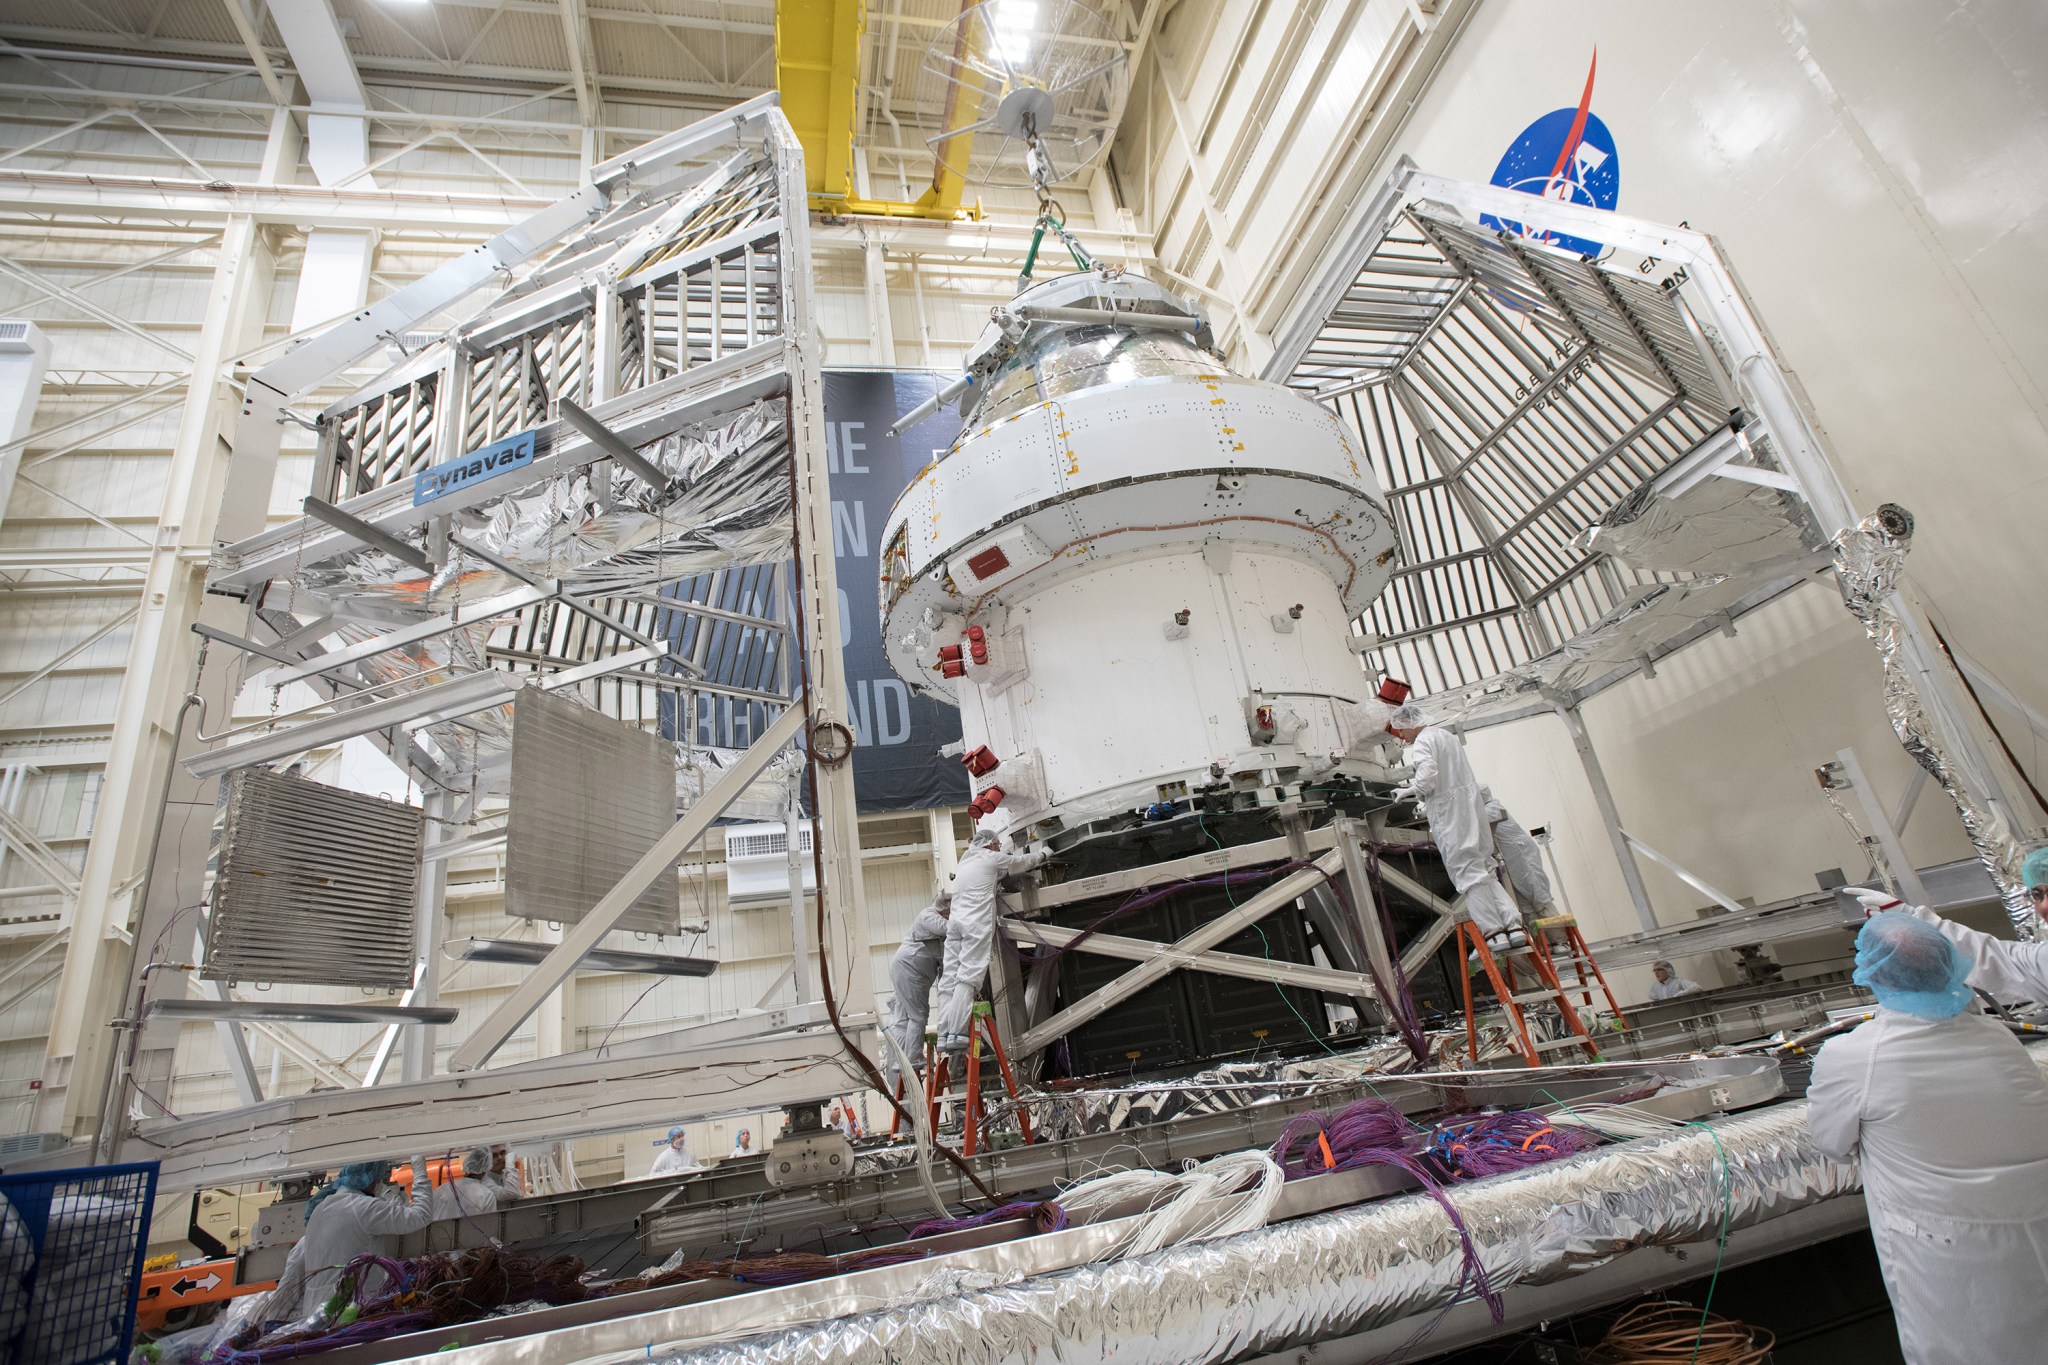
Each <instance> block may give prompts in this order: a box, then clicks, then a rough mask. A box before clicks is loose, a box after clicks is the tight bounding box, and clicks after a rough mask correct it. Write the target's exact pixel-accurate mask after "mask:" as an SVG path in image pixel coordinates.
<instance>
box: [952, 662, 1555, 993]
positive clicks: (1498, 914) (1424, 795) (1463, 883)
mask: <svg viewBox="0 0 2048 1365" xmlns="http://www.w3.org/2000/svg"><path fill="white" fill-rule="evenodd" d="M1387 728H1388V729H1389V730H1391V731H1393V732H1394V734H1395V736H1396V737H1397V738H1399V739H1400V741H1401V742H1402V743H1403V744H1405V745H1407V746H1408V761H1409V765H1410V766H1411V767H1412V768H1413V769H1414V776H1412V777H1410V778H1409V779H1408V781H1407V783H1406V784H1405V785H1403V786H1400V787H1396V788H1395V789H1394V797H1395V799H1397V800H1408V799H1411V798H1414V797H1420V798H1421V799H1422V813H1423V815H1424V816H1426V817H1427V818H1428V820H1429V833H1430V837H1431V838H1432V839H1434V840H1435V841H1436V851H1437V854H1438V856H1439V857H1441V858H1442V859H1443V863H1444V871H1445V872H1447V873H1449V874H1450V878H1451V885H1453V886H1455V887H1456V888H1458V894H1459V895H1461V896H1463V897H1464V898H1465V909H1466V911H1467V912H1469V913H1470V914H1471V916H1472V922H1473V923H1474V924H1477V925H1478V926H1479V928H1480V930H1481V932H1483V933H1484V934H1485V935H1486V946H1487V947H1488V948H1489V949H1491V950H1492V951H1494V952H1496V953H1499V952H1506V951H1508V950H1510V949H1514V948H1525V947H1527V946H1528V944H1529V936H1528V934H1527V933H1525V932H1524V931H1523V929H1522V914H1521V912H1520V911H1519V910H1517V909H1516V908H1515V903H1514V901H1513V900H1512V899H1511V898H1510V897H1509V896H1508V893H1507V888H1506V887H1504V886H1502V885H1501V884H1500V880H1499V879H1498V878H1497V877H1495V876H1494V852H1493V826H1492V824H1491V823H1490V822H1489V821H1488V820H1487V817H1486V802H1485V799H1484V798H1483V797H1482V796H1481V792H1482V791H1483V790H1484V789H1483V788H1481V787H1480V785H1479V778H1478V776H1477V775H1475V774H1474V773H1473V771H1472V765H1471V763H1470V762H1468V761H1467V760H1466V758H1465V746H1464V745H1463V744H1460V743H1459V742H1458V737H1457V736H1456V735H1454V734H1452V733H1451V732H1450V731H1449V730H1446V729H1444V728H1443V727H1441V726H1439V725H1436V724H1435V723H1433V722H1432V721H1431V720H1430V718H1429V716H1428V715H1427V714H1426V713H1425V712H1424V711H1423V709H1422V708H1421V707H1420V706H1417V705H1416V704H1415V703H1414V702H1408V703H1406V704H1404V705H1403V706H1401V707H1400V708H1399V709H1398V710H1396V711H1395V712H1394V714H1393V717H1392V718H1391V719H1390V720H1388V722H1387ZM963 866H964V864H963Z"/></svg>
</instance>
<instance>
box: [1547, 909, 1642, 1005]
mask: <svg viewBox="0 0 2048 1365" xmlns="http://www.w3.org/2000/svg"><path fill="white" fill-rule="evenodd" d="M1533 932H1534V933H1535V934H1536V935H1537V937H1536V938H1535V940H1534V941H1535V942H1537V943H1539V944H1541V945H1542V947H1543V956H1544V959H1545V960H1546V961H1547V962H1548V963H1549V964H1550V971H1551V975H1553V976H1555V977H1557V978H1558V980H1559V981H1560V982H1562V981H1563V979H1564V973H1562V972H1560V971H1559V970H1558V958H1559V956H1560V953H1562V955H1563V957H1564V965H1565V966H1567V967H1570V968H1571V969H1572V976H1573V980H1572V983H1571V984H1570V985H1568V986H1566V987H1565V989H1566V990H1567V991H1568V992H1576V993H1577V994H1578V997H1579V1000H1580V1002H1581V1003H1582V1004H1583V1005H1584V1006H1585V1007H1586V1008H1587V1009H1589V1010H1590V1009H1592V1008H1593V987H1594V986H1595V985H1598V986H1599V987H1600V993H1601V994H1602V995H1604V996H1606V997H1607V1008H1608V1009H1609V1010H1610V1011H1611V1012H1612V1014H1613V1017H1614V1020H1615V1022H1616V1023H1618V1024H1620V1025H1621V1026H1622V1027H1623V1028H1627V1027H1628V1016H1627V1015H1625V1014H1623V1013H1622V1012H1621V1004H1620V1002H1618V1001H1617V1000H1615V998H1614V990H1613V988H1612V987H1610V986H1609V985H1608V984H1607V975H1606V973H1604V972H1602V971H1601V970H1600V964H1599V963H1598V962H1595V961H1594V960H1593V950H1592V949H1591V948H1588V947H1587V946H1586V937H1585V935H1584V934H1581V933H1580V932H1579V921H1578V917H1577V916H1575V915H1552V916H1550V917H1549V918H1547V919H1539V920H1537V921H1536V923H1535V925H1534V927H1533ZM1552 934H1563V935H1564V947H1563V949H1562V950H1554V949H1553V948H1552V947H1551V943H1550V936H1551V935H1552ZM1588 973H1591V979H1590V980H1589V979H1588V975H1587V974H1588Z"/></svg>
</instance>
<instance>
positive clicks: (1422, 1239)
mask: <svg viewBox="0 0 2048 1365" xmlns="http://www.w3.org/2000/svg"><path fill="white" fill-rule="evenodd" d="M1805 1132H1806V1106H1805V1105H1803V1104H1787V1105H1780V1106H1777V1107H1775V1108H1772V1109H1767V1110H1762V1111H1759V1112H1756V1113H1753V1114H1746V1115H1742V1116H1739V1117H1735V1118H1731V1119H1724V1120H1721V1121H1719V1122H1717V1123H1715V1124H1714V1125H1713V1127H1712V1131H1711V1132H1710V1131H1708V1130H1707V1129H1705V1128H1688V1129H1686V1130H1684V1131H1682V1132H1680V1133H1677V1134H1675V1135H1673V1136H1671V1137H1665V1138H1655V1139H1645V1140H1642V1141H1637V1142H1631V1143H1626V1144H1623V1145H1620V1146H1615V1147H1607V1148H1601V1149H1598V1150H1596V1151H1592V1152H1588V1153H1585V1154H1583V1155H1581V1156H1579V1157H1575V1158H1572V1159H1570V1160H1567V1161H1563V1162H1559V1163H1557V1164H1555V1165H1552V1166H1547V1167H1541V1168H1538V1169H1536V1170H1534V1171H1529V1172H1524V1173H1521V1174H1518V1175H1513V1176H1503V1177H1497V1178H1495V1179H1492V1180H1487V1181H1482V1182H1479V1183H1476V1184H1472V1185H1464V1186H1458V1187H1456V1188H1455V1189H1454V1190H1453V1192H1452V1196H1451V1197H1452V1199H1453V1201H1454V1202H1455V1204H1456V1206H1457V1208H1458V1210H1459V1213H1460V1215H1461V1217H1462V1218H1463V1219H1464V1221H1465V1224H1466V1226H1467V1227H1468V1228H1469V1229H1470V1230H1471V1234H1472V1236H1473V1238H1474V1239H1475V1242H1476V1244H1477V1248H1478V1251H1479V1255H1480V1258H1481V1259H1482V1261H1483V1262H1484V1264H1485V1266H1486V1270H1487V1274H1488V1276H1489V1278H1490V1279H1491V1281H1492V1283H1493V1285H1494V1286H1495V1287H1496V1288H1499V1287H1503V1286H1506V1285H1509V1284H1513V1283H1523V1284H1538V1283H1543V1282H1546V1281H1550V1280H1555V1279H1559V1278H1562V1277H1564V1276H1568V1275H1570V1274H1572V1273H1573V1272H1575V1271H1580V1270H1585V1269H1588V1268H1590V1267H1593V1266H1596V1265H1599V1264H1601V1263H1602V1262H1605V1261H1607V1260H1609V1259H1611V1258H1613V1257H1614V1256H1616V1255H1619V1254H1620V1253H1622V1252H1624V1251H1628V1250H1630V1249H1631V1248H1635V1247H1643V1246H1655V1245H1668V1244H1675V1243H1682V1242H1691V1241H1699V1240H1701V1239H1707V1238H1712V1237H1714V1236H1716V1235H1717V1234H1718V1233H1719V1231H1720V1230H1721V1228H1722V1226H1723V1219H1724V1218H1725V1219H1726V1224H1727V1226H1728V1227H1729V1228H1730V1229H1731V1230H1733V1229H1739V1228H1744V1227H1749V1226H1751V1225H1753V1224H1756V1223H1759V1222H1762V1221H1764V1220H1766V1219H1769V1218H1773V1217H1777V1216H1779V1215H1782V1214H1786V1213H1790V1212H1792V1211H1793V1210H1795V1209H1799V1208H1803V1207H1806V1206H1808V1205H1811V1204H1815V1203H1818V1202H1819V1201H1821V1200H1823V1199H1828V1198H1832V1197H1835V1196H1838V1195H1844V1194H1850V1193H1853V1192H1854V1191H1856V1190H1857V1189H1858V1188H1859V1185H1858V1180H1857V1175H1856V1170H1855V1167H1854V1166H1850V1165H1843V1164H1841V1163H1838V1162H1835V1161H1831V1160H1829V1159H1828V1158H1826V1157H1824V1156H1822V1155H1821V1154H1820V1153H1818V1152H1817V1151H1815V1150H1814V1149H1813V1148H1812V1147H1811V1146H1809V1145H1808V1144H1807V1142H1806V1138H1805ZM1055 1235H1058V1234H1055ZM991 1250H993V1251H1000V1250H1001V1248H992V1249H991ZM990 1259H991V1262H992V1263H993V1264H995V1265H997V1266H1000V1264H1001V1258H1000V1257H992V1258H990ZM899 1269H902V1270H909V1269H911V1268H910V1267H900V1268H899ZM1463 1274H1464V1265H1463V1252H1462V1247H1461V1244H1460V1241H1459V1238H1458V1235H1457V1233H1456V1231H1455V1229H1454V1228H1453V1227H1452V1225H1451V1222H1450V1220H1449V1218H1448V1217H1447V1216H1446V1215H1445V1214H1444V1212H1443V1210H1442V1209H1441V1208H1440V1207H1439V1206H1438V1205H1437V1204H1436V1202H1435V1201H1434V1200H1432V1199H1431V1198H1429V1197H1428V1196H1427V1195H1421V1194H1417V1195H1412V1196H1403V1197H1400V1198H1395V1199H1389V1200H1385V1201H1382V1202H1380V1203H1376V1204H1368V1205H1363V1206H1359V1207H1354V1208H1346V1209H1337V1210H1333V1211H1332V1212H1329V1213H1323V1214H1318V1215H1315V1216H1313V1217H1309V1218H1302V1219H1298V1220H1295V1221H1293V1222H1288V1223H1281V1224H1277V1225H1274V1226H1272V1227H1267V1228H1263V1229H1260V1230H1259V1231H1256V1232H1249V1233H1245V1234H1242V1235H1240V1236H1236V1237H1231V1238H1226V1239H1223V1240H1220V1241H1215V1242H1204V1243H1197V1244H1194V1245H1189V1246H1180V1247H1171V1248H1168V1249H1166V1250H1164V1251H1159V1252H1155V1253H1153V1254H1152V1255H1149V1256H1144V1257H1140V1258H1137V1259H1135V1260H1126V1261H1118V1262H1112V1263H1108V1264H1099V1265H1085V1266H1081V1267H1079V1268H1076V1269H1073V1270H1066V1271H1060V1272H1057V1273H1054V1274H1049V1275H1041V1276H1037V1277H1033V1278H1028V1279H1016V1280H1013V1281H1011V1282H991V1281H1000V1280H1001V1275H1000V1272H999V1271H998V1272H997V1273H994V1274H977V1273H975V1272H963V1271H962V1270H959V1269H950V1270H945V1271H937V1272H935V1273H932V1274H929V1275H928V1276H926V1277H924V1278H923V1279H922V1280H921V1281H920V1282H918V1283H917V1287H916V1288H915V1289H913V1290H912V1291H910V1292H909V1293H905V1294H900V1295H898V1296H896V1297H895V1298H894V1299H893V1300H891V1301H889V1302H887V1303H885V1304H881V1305H878V1306H876V1307H873V1308H869V1309H867V1310H866V1311H854V1312H849V1313H847V1314H846V1315H845V1316H842V1317H839V1318H837V1319H836V1320H834V1321H830V1322H820V1323H816V1324H814V1325H807V1326H802V1327H794V1328H789V1329H785V1330H779V1331H773V1332H769V1333H765V1334H761V1335H755V1336H750V1337H746V1338H744V1339H739V1340H733V1341H727V1342H721V1343H719V1344H716V1345H710V1346H699V1347H694V1348H686V1349H680V1350H673V1349H672V1350H670V1351H668V1352H666V1353H664V1352H663V1351H662V1350H661V1349H660V1347H659V1346H657V1347H655V1348H654V1349H653V1350H652V1351H650V1353H649V1355H650V1357H651V1358H652V1359H656V1360H664V1361H671V1362H685V1361H687V1362H691V1363H692V1365H870V1363H871V1365H884V1362H900V1361H905V1360H917V1361H933V1362H938V1361H948V1362H969V1361H973V1362H997V1361H1005V1362H1008V1361H1019V1362H1022V1361H1029V1362H1033V1365H1044V1362H1051V1361H1074V1362H1080V1361H1098V1360H1102V1359H1105V1358H1113V1359H1115V1360H1116V1361H1118V1362H1119V1365H1151V1363H1154V1362H1156V1365H1183V1363H1184V1362H1192V1361H1221V1360H1228V1359H1232V1358H1235V1357H1238V1356H1241V1355H1246V1354H1251V1353H1255V1352H1262V1351H1277V1350H1281V1349H1284V1348H1287V1347H1291V1346H1296V1345H1301V1344H1304V1343H1307V1342H1312V1341H1320V1340H1327V1339H1329V1338H1332V1337H1339V1336H1345V1335H1348V1334H1350V1333H1354V1332H1359V1331H1364V1330H1367V1329H1370V1328H1373V1327H1378V1326H1381V1325H1384V1324H1386V1323H1390V1322H1394V1321H1397V1320H1399V1319H1402V1318H1408V1317H1413V1316H1415V1315H1417V1314H1422V1313H1427V1312H1431V1311H1433V1310H1435V1309H1437V1308H1439V1307H1441V1306H1443V1305H1445V1304H1447V1303H1449V1302H1451V1301H1452V1299H1453V1298H1455V1297H1457V1296H1458V1295H1459V1294H1460V1292H1461V1291H1460V1285H1461V1282H1462V1279H1463Z"/></svg>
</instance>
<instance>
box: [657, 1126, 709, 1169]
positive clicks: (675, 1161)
mask: <svg viewBox="0 0 2048 1365" xmlns="http://www.w3.org/2000/svg"><path fill="white" fill-rule="evenodd" d="M703 1169H704V1163H703V1162H701V1161H699V1160H697V1158H696V1156H695V1154H693V1153H692V1152H691V1151H690V1139H689V1135H688V1134H686V1133H685V1132H683V1130H682V1129H680V1128H671V1129H669V1130H668V1145H667V1146H666V1147H664V1148H662V1149H661V1150H660V1151H658V1152H656V1153H655V1154H654V1166H653V1167H652V1169H650V1170H649V1171H648V1172H647V1173H648V1174H649V1175H687V1174H689V1173H690V1172H691V1171H701V1170H703Z"/></svg>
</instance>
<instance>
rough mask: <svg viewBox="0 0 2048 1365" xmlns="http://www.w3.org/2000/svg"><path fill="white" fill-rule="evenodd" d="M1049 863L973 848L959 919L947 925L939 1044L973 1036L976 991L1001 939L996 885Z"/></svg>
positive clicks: (960, 877) (965, 865)
mask: <svg viewBox="0 0 2048 1365" xmlns="http://www.w3.org/2000/svg"><path fill="white" fill-rule="evenodd" d="M1044 861H1045V854H1043V853H1004V852H1003V851H1002V850H1000V849H994V848H979V847H977V848H970V849H968V850H967V852H966V853H965V854H964V855H962V856H961V859H960V868H959V870H958V871H957V872H956V873H955V874H954V881H953V915H952V918H951V919H949V920H948V921H947V922H946V955H945V962H944V966H943V968H942V970H941V971H940V973H939V1026H938V1032H939V1041H940V1042H941V1043H942V1044H943V1043H945V1042H946V1041H947V1040H948V1039H949V1038H951V1039H957V1038H961V1037H964V1036H965V1035H966V1033H967V1021H968V1019H969V1017H970V1016H972V1015H973V1013H974V996H975V992H977V991H979V990H980V989H981V978H982V976H983V975H984V974H985V973H987V971H988V955H989V950H990V949H991V948H993V947H994V946H995V941H996V883H997V882H1000V881H1001V880H1002V879H1003V878H1004V877H1007V876H1008V875H1010V874H1011V873H1012V872H1028V871H1029V870H1031V869H1032V868H1034V867H1037V866H1038V865H1039V864H1040V863H1042V862H1044Z"/></svg>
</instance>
